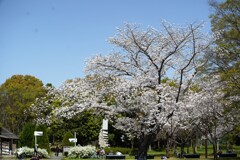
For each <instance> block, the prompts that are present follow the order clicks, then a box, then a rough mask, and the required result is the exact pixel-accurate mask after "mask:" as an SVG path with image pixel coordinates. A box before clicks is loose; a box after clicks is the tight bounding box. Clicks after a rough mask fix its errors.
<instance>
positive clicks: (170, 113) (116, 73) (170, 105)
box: [33, 22, 210, 159]
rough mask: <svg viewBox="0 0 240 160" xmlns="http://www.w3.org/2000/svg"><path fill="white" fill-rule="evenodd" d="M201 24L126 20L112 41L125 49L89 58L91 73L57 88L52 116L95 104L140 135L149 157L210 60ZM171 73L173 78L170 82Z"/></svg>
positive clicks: (67, 114) (130, 133)
mask: <svg viewBox="0 0 240 160" xmlns="http://www.w3.org/2000/svg"><path fill="white" fill-rule="evenodd" d="M201 28H202V24H191V25H188V26H186V27H180V26H174V25H171V24H170V23H167V22H162V23H161V28H160V30H157V29H155V28H152V27H149V28H146V29H142V28H141V27H140V26H139V25H136V24H125V26H124V27H122V28H119V29H118V33H117V35H116V36H114V37H112V38H110V40H109V41H110V43H112V44H113V45H115V46H116V47H117V48H119V50H117V51H114V52H113V53H111V54H109V55H106V56H102V55H97V56H95V57H92V58H91V59H89V60H88V61H87V66H86V71H87V74H88V75H89V76H88V77H86V78H85V79H76V80H72V81H69V82H68V83H64V84H63V85H62V86H61V87H60V88H58V89H56V90H52V91H51V93H52V94H54V96H53V97H54V98H53V99H55V100H56V99H57V100H59V101H60V102H61V103H60V106H59V107H56V108H53V109H52V112H51V115H50V116H49V119H53V118H52V117H55V118H59V119H60V118H61V117H64V118H72V117H73V116H75V115H77V114H78V113H81V112H83V111H84V110H86V109H92V108H94V109H95V111H96V113H98V114H99V113H100V114H103V115H105V118H108V119H110V120H111V121H113V122H114V126H115V127H116V128H117V129H120V130H123V131H124V132H125V133H126V135H128V137H130V138H133V137H135V138H137V139H138V141H139V145H138V146H139V148H138V158H139V159H146V155H147V149H148V147H149V145H150V144H151V142H153V141H154V139H155V138H156V137H157V135H158V133H159V132H160V131H161V130H162V129H163V128H164V127H168V126H171V124H173V122H174V123H176V122H177V121H178V120H179V117H181V116H179V115H180V114H183V113H184V112H183V111H184V109H182V108H184V107H185V106H186V105H183V101H184V99H186V98H187V97H184V95H185V94H186V93H187V91H188V89H189V87H190V85H191V83H192V82H193V81H194V78H195V75H196V74H197V73H198V70H199V68H201V67H202V66H203V65H204V63H205V62H204V61H203V57H204V55H205V52H206V51H207V49H208V47H209V44H210V42H209V41H208V39H209V38H208V37H207V36H206V35H204V34H203V32H202V31H201ZM167 77H170V79H171V80H169V81H167V82H166V81H165V82H164V80H165V79H166V78H167ZM163 82H164V83H163ZM185 101H187V100H185ZM51 102H52V101H51V100H49V101H48V103H51ZM33 108H34V107H33ZM39 111H40V110H39ZM36 112H37V111H36ZM176 125H177V123H176ZM183 127H184V126H183Z"/></svg>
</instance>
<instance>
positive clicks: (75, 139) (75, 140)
mask: <svg viewBox="0 0 240 160" xmlns="http://www.w3.org/2000/svg"><path fill="white" fill-rule="evenodd" d="M69 142H74V143H76V142H77V138H69Z"/></svg>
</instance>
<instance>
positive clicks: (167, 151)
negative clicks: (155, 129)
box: [166, 138, 170, 158]
mask: <svg viewBox="0 0 240 160" xmlns="http://www.w3.org/2000/svg"><path fill="white" fill-rule="evenodd" d="M169 151H170V144H169V139H168V138H167V144H166V157H167V158H168V157H169Z"/></svg>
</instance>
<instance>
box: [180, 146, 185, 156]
mask: <svg viewBox="0 0 240 160" xmlns="http://www.w3.org/2000/svg"><path fill="white" fill-rule="evenodd" d="M184 154H185V152H184V144H181V157H180V158H183V156H184Z"/></svg>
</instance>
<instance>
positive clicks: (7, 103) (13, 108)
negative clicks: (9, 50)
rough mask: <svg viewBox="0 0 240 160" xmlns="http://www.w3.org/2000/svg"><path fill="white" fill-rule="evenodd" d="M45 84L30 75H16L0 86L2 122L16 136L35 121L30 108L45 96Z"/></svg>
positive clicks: (0, 116)
mask: <svg viewBox="0 0 240 160" xmlns="http://www.w3.org/2000/svg"><path fill="white" fill-rule="evenodd" d="M45 92H46V91H45V89H44V88H43V83H42V82H41V81H40V80H39V79H37V78H35V77H33V76H30V75H25V76H23V75H14V76H12V77H11V78H9V79H7V80H6V81H5V83H3V84H2V85H1V86H0V110H1V114H0V122H1V123H3V124H4V126H5V127H6V128H8V129H9V130H10V131H12V132H13V133H15V134H18V133H19V132H20V131H21V129H22V127H23V126H24V125H25V124H26V123H27V122H31V121H32V119H33V115H32V113H31V112H30V111H29V108H30V106H31V104H32V103H34V101H35V99H36V98H37V97H42V96H44V95H45Z"/></svg>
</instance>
